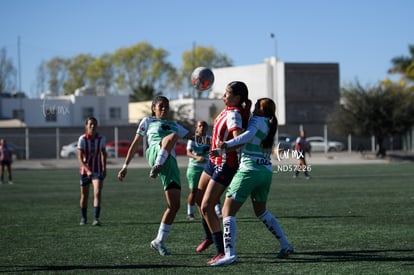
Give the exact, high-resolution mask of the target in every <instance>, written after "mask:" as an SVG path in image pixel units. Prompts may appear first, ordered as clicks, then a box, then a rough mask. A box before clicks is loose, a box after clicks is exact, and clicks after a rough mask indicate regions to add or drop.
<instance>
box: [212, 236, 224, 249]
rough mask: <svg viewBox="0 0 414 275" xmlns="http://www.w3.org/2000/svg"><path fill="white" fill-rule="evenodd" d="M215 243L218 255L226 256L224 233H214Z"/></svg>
mask: <svg viewBox="0 0 414 275" xmlns="http://www.w3.org/2000/svg"><path fill="white" fill-rule="evenodd" d="M213 242H214V245H215V246H216V250H217V254H219V253H223V254H224V243H223V231H219V232H216V233H213Z"/></svg>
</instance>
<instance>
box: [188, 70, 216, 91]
mask: <svg viewBox="0 0 414 275" xmlns="http://www.w3.org/2000/svg"><path fill="white" fill-rule="evenodd" d="M213 83H214V74H213V71H212V70H211V69H209V68H206V67H197V68H195V69H194V71H193V73H192V74H191V84H193V87H194V88H195V89H196V90H197V91H200V92H202V91H205V90H208V89H210V88H211V86H213Z"/></svg>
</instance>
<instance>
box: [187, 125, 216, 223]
mask: <svg viewBox="0 0 414 275" xmlns="http://www.w3.org/2000/svg"><path fill="white" fill-rule="evenodd" d="M207 129H208V124H207V122H206V121H204V120H199V121H197V123H196V127H195V139H194V140H188V142H187V156H188V166H187V171H186V176H187V182H188V189H189V193H188V197H187V219H188V220H190V221H192V220H194V219H195V217H194V212H195V208H196V205H195V201H196V194H197V190H198V181H199V180H200V176H201V173H202V172H203V170H204V168H205V167H206V164H207V162H208V154H209V153H210V143H211V136H210V135H207Z"/></svg>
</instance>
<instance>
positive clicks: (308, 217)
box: [237, 215, 364, 222]
mask: <svg viewBox="0 0 414 275" xmlns="http://www.w3.org/2000/svg"><path fill="white" fill-rule="evenodd" d="M363 217H364V216H359V215H347V216H330V215H326V216H322V215H318V216H277V218H278V219H298V220H303V219H343V218H363ZM237 221H238V222H257V221H258V219H257V218H256V217H248V218H237Z"/></svg>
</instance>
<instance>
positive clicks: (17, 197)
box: [0, 164, 414, 274]
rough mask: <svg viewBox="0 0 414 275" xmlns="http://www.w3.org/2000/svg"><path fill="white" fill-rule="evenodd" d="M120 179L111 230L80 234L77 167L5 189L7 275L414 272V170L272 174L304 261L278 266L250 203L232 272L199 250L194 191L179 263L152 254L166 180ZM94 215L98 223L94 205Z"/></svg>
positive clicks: (176, 230)
mask: <svg viewBox="0 0 414 275" xmlns="http://www.w3.org/2000/svg"><path fill="white" fill-rule="evenodd" d="M116 172H117V171H115V170H111V171H109V173H108V178H107V179H106V181H105V187H104V192H103V200H104V202H103V207H102V214H101V220H102V223H103V225H102V226H101V227H92V226H91V225H90V224H89V225H87V226H83V227H81V226H79V220H80V214H79V207H78V201H79V187H78V176H77V170H76V169H74V170H35V171H30V170H20V171H15V176H14V181H15V184H14V185H7V184H3V185H1V186H0V272H12V273H19V274H21V273H27V274H31V273H34V272H36V273H62V272H64V273H66V274H79V273H88V274H98V273H99V274H102V273H106V274H186V273H193V274H194V273H196V274H208V273H213V274H216V273H226V274H276V273H279V274H414V272H413V270H414V230H413V227H414V219H413V217H414V210H413V209H414V208H413V202H414V197H413V196H414V195H413V194H414V192H413V191H414V185H413V180H412V179H413V177H414V171H413V169H412V164H388V165H387V164H379V165H343V166H337V165H325V166H322V165H321V166H316V165H315V166H313V167H312V172H311V175H312V179H311V180H309V181H308V180H305V179H304V178H303V176H302V175H301V177H299V178H298V179H293V178H292V174H291V173H283V172H281V173H277V174H274V183H273V186H272V190H271V193H270V198H269V203H268V208H269V210H271V211H272V213H273V214H274V215H275V216H277V217H278V219H279V221H280V223H281V225H282V227H283V228H284V230H285V233H286V234H287V236H288V238H289V241H290V242H291V243H292V244H293V245H294V247H295V250H296V253H295V254H294V255H292V256H291V257H290V258H289V259H285V260H279V259H277V258H276V253H277V252H278V251H279V246H278V243H277V242H276V240H275V239H274V238H273V237H272V235H271V234H270V233H269V232H268V231H267V230H266V229H265V227H264V226H263V225H262V224H261V223H260V222H259V221H258V220H257V219H256V218H255V217H254V215H253V212H252V207H251V204H250V202H247V203H246V204H245V205H244V206H243V208H242V209H241V211H240V212H239V213H238V216H237V223H238V235H237V248H236V251H237V254H238V256H239V262H238V263H237V264H234V265H231V266H226V267H209V266H207V265H206V261H207V260H208V259H209V258H211V257H212V256H213V254H214V249H213V247H211V248H210V249H209V250H208V251H206V252H203V253H196V252H195V247H196V246H197V245H198V243H199V242H200V241H201V240H202V239H203V233H202V229H201V226H200V224H199V223H198V222H188V221H187V220H186V218H185V217H186V214H185V213H186V202H185V199H186V196H187V190H188V188H187V185H186V184H183V193H182V203H181V209H180V212H179V214H178V216H177V219H176V222H175V223H174V225H173V229H172V232H171V234H170V236H169V238H168V241H167V245H168V248H169V250H170V251H171V252H172V253H173V254H174V255H173V256H171V257H161V256H158V255H157V254H156V253H155V252H154V251H152V250H151V249H150V248H149V243H150V241H151V240H152V239H154V238H155V236H156V233H157V230H158V226H159V221H160V219H161V215H162V213H163V211H164V209H165V199H164V195H163V192H162V190H161V185H160V183H159V180H158V179H157V180H151V179H148V169H130V170H129V171H128V177H127V180H126V182H123V183H119V182H117V181H116V179H115V175H116ZM184 175H185V173H184V169H183V170H182V177H184ZM183 182H184V183H185V180H184V178H183ZM89 203H90V205H91V199H90V201H89ZM88 214H89V217H90V221H89V222H91V216H92V207H90V208H89V213H88Z"/></svg>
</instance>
